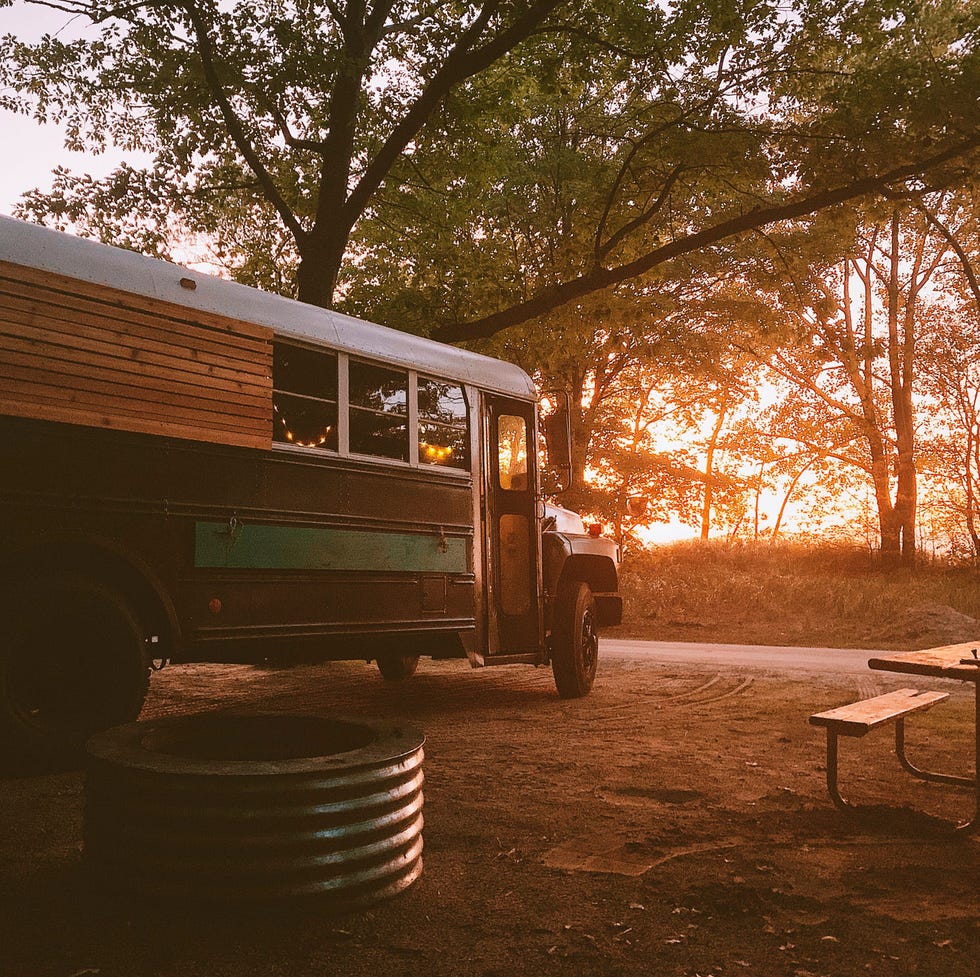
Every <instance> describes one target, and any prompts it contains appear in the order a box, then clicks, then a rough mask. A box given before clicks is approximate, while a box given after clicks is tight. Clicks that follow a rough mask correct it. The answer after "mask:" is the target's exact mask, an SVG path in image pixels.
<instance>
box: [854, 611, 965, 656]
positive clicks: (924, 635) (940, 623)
mask: <svg viewBox="0 0 980 977" xmlns="http://www.w3.org/2000/svg"><path fill="white" fill-rule="evenodd" d="M867 637H868V639H869V640H871V641H875V642H877V643H880V645H881V646H882V647H889V646H891V645H897V644H901V645H903V646H907V647H909V648H932V647H935V646H937V645H955V644H959V643H960V642H962V641H978V640H980V621H978V620H977V619H976V618H973V617H970V616H969V615H968V614H961V613H960V612H959V611H956V610H953V608H952V607H949V606H948V605H946V604H918V605H916V606H914V607H907V608H905V609H904V610H903V611H900V612H899V613H898V614H897V615H896V617H895V618H894V619H893V620H891V621H889V622H888V623H887V624H885V625H882V626H881V627H877V628H873V629H871V630H870V631H869V632H868V635H867Z"/></svg>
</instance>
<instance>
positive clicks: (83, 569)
mask: <svg viewBox="0 0 980 977" xmlns="http://www.w3.org/2000/svg"><path fill="white" fill-rule="evenodd" d="M66 574H67V575H71V576H77V577H81V578H84V579H86V580H92V581H96V582H98V583H101V584H103V585H105V586H107V587H111V588H112V589H114V590H115V591H117V592H118V593H120V594H121V595H122V596H123V597H124V598H125V599H126V600H127V601H128V602H129V603H130V604H131V605H132V608H133V610H134V611H135V612H136V614H137V616H138V618H139V621H140V624H141V625H142V626H143V627H144V628H145V629H146V633H147V635H156V636H157V638H158V643H157V644H156V645H154V647H153V651H152V657H153V658H169V657H170V656H171V655H172V654H173V651H174V649H175V648H176V646H177V644H178V643H179V636H180V627H179V624H178V622H177V615H176V612H175V610H174V607H173V603H172V602H171V600H170V597H169V595H168V594H167V592H166V589H165V588H164V587H163V585H162V584H161V582H160V581H159V580H157V579H156V577H155V575H154V574H153V573H152V571H151V570H150V569H149V568H148V567H146V566H144V565H142V563H141V562H140V561H139V560H138V559H134V558H133V557H131V556H129V555H128V554H122V553H119V552H117V551H115V550H114V549H112V548H111V547H110V546H106V545H102V544H100V543H96V542H91V541H76V540H67V541H47V542H45V543H42V544H40V545H38V546H36V547H32V548H31V549H29V550H23V551H20V552H17V553H15V554H13V556H12V557H11V558H10V559H8V560H7V561H6V563H5V565H4V567H3V576H4V577H6V578H7V579H8V580H10V581H11V582H12V583H17V582H19V583H25V582H30V581H32V580H41V579H43V578H44V577H47V576H52V575H58V576H63V575H66Z"/></svg>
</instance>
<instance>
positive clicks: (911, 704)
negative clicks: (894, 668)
mask: <svg viewBox="0 0 980 977" xmlns="http://www.w3.org/2000/svg"><path fill="white" fill-rule="evenodd" d="M948 698H949V693H948V692H930V691H927V690H924V689H898V690H897V691H896V692H886V693H885V694H884V695H878V696H875V697H874V698H873V699H863V700H862V701H861V702H852V703H851V704H850V705H847V706H838V707H837V708H836V709H828V710H827V711H826V712H818V713H816V714H814V715H812V716H811V717H810V723H811V725H813V726H823V727H825V728H826V730H827V790H828V791H829V792H830V799H831V800H832V801H833V802H834V804H836V805H837V806H838V807H840V808H851V807H853V806H854V805H852V804H850V803H849V802H848V801H846V800H845V799H844V798H843V797H841V794H840V791H839V790H838V789H837V737H838V736H865V735H866V734H867V733H869V732H870V731H871V730H872V729H875V728H877V727H878V726H883V725H884V724H885V723H895V750H896V753H897V754H898V759H899V762H900V763H901V764H902V766H903V767H905V769H906V770H909V771H910V772H911V773H914V774H916V775H917V776H920V775H921V773H922V772H921V771H919V770H918V768H916V767H913V766H912V765H911V764H909V762H908V761H907V760H906V758H905V717H906V716H908V715H910V714H911V713H913V712H920V711H922V710H925V709H929V708H931V707H932V706H934V705H935V704H936V703H937V702H942V701H943V700H944V699H948ZM927 779H935V778H934V777H931V776H928V775H927ZM945 779H948V778H945Z"/></svg>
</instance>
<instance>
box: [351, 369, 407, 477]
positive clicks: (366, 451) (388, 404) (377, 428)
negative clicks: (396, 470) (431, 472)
mask: <svg viewBox="0 0 980 977" xmlns="http://www.w3.org/2000/svg"><path fill="white" fill-rule="evenodd" d="M348 376H349V382H350V450H351V451H352V452H356V453H357V454H361V455H375V456H376V457H379V458H397V459H398V460H400V461H408V374H407V373H406V372H405V371H403V370H390V369H388V368H387V367H383V366H375V365H374V364H372V363H361V362H359V361H358V360H351V361H350V368H349V373H348Z"/></svg>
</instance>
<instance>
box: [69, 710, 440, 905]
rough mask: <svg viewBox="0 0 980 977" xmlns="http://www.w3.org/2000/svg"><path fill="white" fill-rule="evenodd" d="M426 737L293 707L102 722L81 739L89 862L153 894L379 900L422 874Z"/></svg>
mask: <svg viewBox="0 0 980 977" xmlns="http://www.w3.org/2000/svg"><path fill="white" fill-rule="evenodd" d="M424 742H425V737H424V736H423V735H422V733H421V732H420V731H419V730H417V729H414V728H412V727H410V726H407V725H405V724H402V723H388V722H374V721H370V722H366V721H364V720H361V719H338V718H323V717H314V716H289V715H232V714H222V713H215V714H207V715H203V716H186V717H169V718H166V719H160V720H153V721H150V722H143V723H131V724H129V725H126V726H117V727H115V728H114V729H110V730H106V731H105V732H103V733H99V734H97V735H96V736H94V737H92V739H90V740H89V742H88V747H87V751H88V776H87V779H86V786H85V824H84V839H85V847H84V857H85V862H86V865H87V866H88V868H89V870H90V872H91V874H92V875H93V877H94V878H95V879H96V880H97V881H99V882H101V883H102V884H104V885H106V886H108V887H109V888H111V889H113V890H116V891H122V892H129V893H133V894H138V895H141V896H146V897H150V898H152V899H154V901H156V900H164V901H170V900H174V901H176V902H178V903H186V902H187V901H189V900H191V901H195V902H221V903H226V902H229V901H231V902H251V901H262V902H264V901H267V900H276V899H282V898H293V897H304V896H311V897H318V898H319V899H323V900H325V901H328V902H332V903H336V905H337V906H342V907H343V908H350V907H355V906H360V905H366V904H369V903H372V902H376V901H378V900H380V899H384V898H387V897H389V896H392V895H395V894H396V893H398V892H401V891H402V890H403V889H406V888H407V887H408V886H409V885H411V884H412V882H414V881H415V879H417V878H418V876H419V875H420V874H421V872H422V800H423V798H422V782H423V775H422V760H423V750H422V747H423V744H424Z"/></svg>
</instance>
